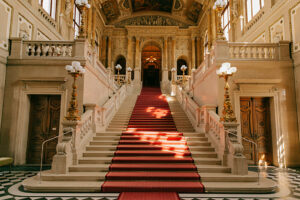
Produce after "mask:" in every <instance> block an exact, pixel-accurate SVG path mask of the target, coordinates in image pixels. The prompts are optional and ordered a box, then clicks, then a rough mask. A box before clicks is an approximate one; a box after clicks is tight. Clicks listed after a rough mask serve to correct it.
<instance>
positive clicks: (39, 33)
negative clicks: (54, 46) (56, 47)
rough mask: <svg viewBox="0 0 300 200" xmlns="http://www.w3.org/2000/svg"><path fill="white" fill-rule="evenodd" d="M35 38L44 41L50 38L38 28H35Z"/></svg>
mask: <svg viewBox="0 0 300 200" xmlns="http://www.w3.org/2000/svg"><path fill="white" fill-rule="evenodd" d="M36 39H37V40H40V41H44V40H50V39H49V37H47V36H46V35H45V34H44V33H43V32H42V31H40V30H39V29H38V30H37V36H36Z"/></svg>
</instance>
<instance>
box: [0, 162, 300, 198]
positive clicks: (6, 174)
mask: <svg viewBox="0 0 300 200" xmlns="http://www.w3.org/2000/svg"><path fill="white" fill-rule="evenodd" d="M36 170H37V168H35V169H34V168H29V167H21V168H20V167H19V168H18V167H15V168H13V169H12V171H11V172H10V171H8V170H7V168H0V200H2V199H3V200H117V197H118V194H117V193H30V192H26V191H24V190H23V188H22V186H21V182H22V180H24V179H26V178H28V177H31V176H34V175H35V174H36V173H37V171H36ZM249 170H251V171H257V167H249ZM260 176H264V177H267V178H270V179H272V180H274V181H277V182H278V184H279V190H278V192H276V193H273V194H206V193H205V194H186V193H185V194H180V197H181V199H182V200H260V199H268V200H269V199H276V200H277V199H285V200H293V199H300V193H298V192H297V191H299V189H300V171H299V170H296V169H280V168H276V167H268V169H263V170H261V172H260ZM258 184H259V183H258ZM297 189H298V190H297Z"/></svg>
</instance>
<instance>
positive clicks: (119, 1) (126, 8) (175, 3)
mask: <svg viewBox="0 0 300 200" xmlns="http://www.w3.org/2000/svg"><path fill="white" fill-rule="evenodd" d="M97 1H98V0H97ZM206 1H207V0H101V1H100V0H99V3H100V2H102V3H100V10H101V14H102V16H103V17H104V19H105V21H106V24H110V25H115V26H116V27H124V26H179V27H180V28H187V27H189V26H195V25H196V24H197V23H198V21H199V18H200V16H201V14H202V13H203V11H202V10H203V4H204V2H206ZM151 11H153V13H152V12H151ZM159 12H161V13H159Z"/></svg>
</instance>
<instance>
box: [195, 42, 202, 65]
mask: <svg viewBox="0 0 300 200" xmlns="http://www.w3.org/2000/svg"><path fill="white" fill-rule="evenodd" d="M196 39H197V40H196V41H197V45H196V46H197V67H199V66H200V65H201V63H202V59H201V58H202V54H201V52H202V51H201V44H202V40H201V37H197V38H196Z"/></svg>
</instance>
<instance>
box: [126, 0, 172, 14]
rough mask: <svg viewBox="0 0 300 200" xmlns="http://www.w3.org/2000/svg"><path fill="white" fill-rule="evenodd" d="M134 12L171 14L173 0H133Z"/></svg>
mask: <svg viewBox="0 0 300 200" xmlns="http://www.w3.org/2000/svg"><path fill="white" fill-rule="evenodd" d="M131 1H132V10H133V11H134V12H138V11H150V10H151V11H163V12H171V11H172V6H173V0H131Z"/></svg>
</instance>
